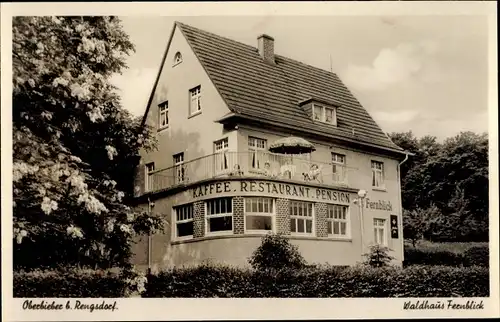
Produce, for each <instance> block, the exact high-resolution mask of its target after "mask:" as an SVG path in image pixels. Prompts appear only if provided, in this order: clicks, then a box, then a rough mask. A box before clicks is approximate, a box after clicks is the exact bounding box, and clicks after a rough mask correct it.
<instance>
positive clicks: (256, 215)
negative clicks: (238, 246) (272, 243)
mask: <svg viewBox="0 0 500 322" xmlns="http://www.w3.org/2000/svg"><path fill="white" fill-rule="evenodd" d="M273 217H274V211H273V199H271V198H259V197H255V198H245V229H246V230H247V231H249V230H252V231H254V230H255V231H272V230H273Z"/></svg>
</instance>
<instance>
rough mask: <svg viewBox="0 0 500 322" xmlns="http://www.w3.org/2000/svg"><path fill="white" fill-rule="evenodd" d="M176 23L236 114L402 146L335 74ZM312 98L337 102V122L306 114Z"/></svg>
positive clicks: (385, 145)
mask: <svg viewBox="0 0 500 322" xmlns="http://www.w3.org/2000/svg"><path fill="white" fill-rule="evenodd" d="M176 24H177V26H178V27H179V28H180V29H181V31H182V32H183V34H184V36H185V37H186V39H187V41H188V43H189V44H190V45H191V47H192V49H193V50H194V52H195V54H196V55H197V57H198V59H199V60H200V62H201V63H202V65H203V66H204V68H205V70H206V71H207V73H208V76H209V77H210V79H211V80H212V82H213V83H214V85H215V86H216V87H217V88H218V90H219V92H220V93H221V96H222V97H223V99H224V100H225V102H226V103H227V104H228V108H229V109H230V110H231V111H232V112H233V113H236V114H238V115H241V116H249V117H253V118H259V119H260V120H262V121H264V122H265V121H271V122H279V123H280V124H283V125H284V126H285V127H292V128H295V129H297V128H298V129H300V130H303V131H306V132H310V131H311V129H314V130H315V131H317V132H320V133H327V134H328V135H330V136H332V137H335V138H338V139H342V138H348V139H350V140H353V139H354V140H356V141H359V142H360V143H363V142H366V143H370V144H374V145H377V146H381V147H386V148H390V149H396V150H402V149H401V148H400V147H398V146H397V145H395V144H394V143H393V142H392V141H391V140H390V139H389V138H388V136H387V135H386V134H385V133H384V132H383V131H382V130H381V129H380V127H379V126H378V125H377V123H376V122H375V121H374V120H373V118H372V117H371V116H370V115H369V114H368V112H367V111H366V110H365V109H364V108H363V107H362V106H361V104H360V103H359V101H358V100H357V99H356V98H355V97H354V95H353V94H352V93H351V92H350V91H349V89H348V88H347V87H346V86H345V85H344V84H343V83H342V81H341V80H340V78H339V77H338V76H337V75H336V74H335V73H332V72H329V71H326V70H323V69H320V68H317V67H313V66H310V65H307V64H304V63H301V62H298V61H296V60H293V59H290V58H286V57H283V56H280V55H275V62H276V63H275V64H270V63H266V62H264V61H263V59H262V58H261V56H260V55H259V53H258V49H257V48H255V47H252V46H249V45H246V44H243V43H240V42H237V41H234V40H231V39H228V38H224V37H221V36H218V35H215V34H213V33H210V32H207V31H204V30H201V29H198V28H195V27H192V26H188V25H186V24H183V23H179V22H177V23H176ZM310 98H314V99H318V100H324V101H329V102H332V103H335V104H337V105H338V108H337V126H332V125H328V124H324V123H318V122H314V121H313V120H312V119H311V117H309V116H308V114H307V112H306V111H305V110H304V109H303V108H301V107H300V106H299V103H300V102H301V101H304V100H306V99H310ZM353 129H354V132H355V133H356V134H357V135H355V136H353V134H352V133H353Z"/></svg>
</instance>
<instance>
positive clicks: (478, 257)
mask: <svg viewBox="0 0 500 322" xmlns="http://www.w3.org/2000/svg"><path fill="white" fill-rule="evenodd" d="M410 265H446V266H475V265H477V266H486V267H488V266H489V249H488V246H475V247H471V248H469V249H468V250H466V251H465V252H463V253H456V252H451V251H448V250H429V249H419V248H413V247H405V253H404V266H410Z"/></svg>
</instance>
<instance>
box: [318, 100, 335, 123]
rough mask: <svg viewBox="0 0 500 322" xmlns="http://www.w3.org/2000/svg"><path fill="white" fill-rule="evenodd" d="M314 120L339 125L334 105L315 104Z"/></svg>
mask: <svg viewBox="0 0 500 322" xmlns="http://www.w3.org/2000/svg"><path fill="white" fill-rule="evenodd" d="M313 120H314V121H319V122H323V123H328V124H333V125H337V110H336V109H335V108H334V107H327V106H323V105H318V104H314V106H313Z"/></svg>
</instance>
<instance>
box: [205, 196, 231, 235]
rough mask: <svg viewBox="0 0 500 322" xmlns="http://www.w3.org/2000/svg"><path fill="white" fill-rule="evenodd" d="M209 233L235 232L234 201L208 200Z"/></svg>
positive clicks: (225, 199) (224, 199)
mask: <svg viewBox="0 0 500 322" xmlns="http://www.w3.org/2000/svg"><path fill="white" fill-rule="evenodd" d="M206 206H207V224H206V225H207V228H206V229H207V233H228V232H232V231H233V199H232V198H218V199H212V200H208V201H207V202H206Z"/></svg>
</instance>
